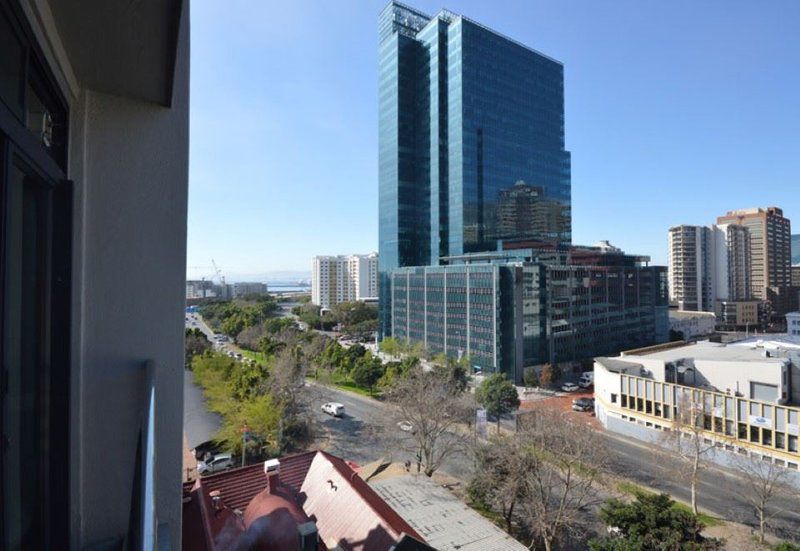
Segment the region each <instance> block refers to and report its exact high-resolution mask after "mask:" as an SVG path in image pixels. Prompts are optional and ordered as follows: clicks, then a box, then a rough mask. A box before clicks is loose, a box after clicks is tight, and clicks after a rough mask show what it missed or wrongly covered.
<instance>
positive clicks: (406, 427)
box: [397, 421, 414, 432]
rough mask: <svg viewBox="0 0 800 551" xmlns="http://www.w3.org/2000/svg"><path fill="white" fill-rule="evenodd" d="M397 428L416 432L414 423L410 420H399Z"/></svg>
mask: <svg viewBox="0 0 800 551" xmlns="http://www.w3.org/2000/svg"><path fill="white" fill-rule="evenodd" d="M397 428H398V429H400V430H401V431H403V432H414V425H412V424H411V423H410V422H409V421H400V422H398V423H397Z"/></svg>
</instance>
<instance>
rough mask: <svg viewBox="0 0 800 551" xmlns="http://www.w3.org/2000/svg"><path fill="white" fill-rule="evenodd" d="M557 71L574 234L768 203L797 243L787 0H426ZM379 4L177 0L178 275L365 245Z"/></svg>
mask: <svg viewBox="0 0 800 551" xmlns="http://www.w3.org/2000/svg"><path fill="white" fill-rule="evenodd" d="M409 3H410V4H411V5H412V6H414V7H416V8H419V9H421V10H423V11H426V12H428V13H435V12H436V11H438V10H439V8H441V7H447V8H448V9H450V10H451V11H454V12H456V13H461V14H464V15H465V16H467V17H469V18H471V19H474V20H476V21H478V22H481V23H483V24H485V25H487V26H489V27H491V28H493V29H495V30H497V31H498V32H500V33H502V34H505V35H507V36H510V37H512V38H514V39H517V40H519V41H521V42H523V43H525V44H527V45H529V46H531V47H533V48H535V49H537V50H539V51H541V52H543V53H545V54H547V55H549V56H551V57H554V58H556V59H558V60H560V61H561V62H563V63H564V67H565V90H566V142H567V148H568V149H569V150H570V151H571V152H572V201H573V240H574V242H576V243H581V244H584V243H585V244H591V243H594V242H596V241H597V240H599V239H608V240H610V241H611V242H612V243H614V244H615V245H617V246H620V247H622V248H623V249H625V250H626V251H629V252H632V253H637V254H649V255H651V256H652V257H653V260H654V261H655V262H657V263H662V264H663V263H666V248H667V246H666V241H667V237H666V231H667V229H668V228H669V226H671V225H675V224H679V223H688V224H709V223H713V222H714V220H715V219H716V216H718V215H720V214H723V213H724V212H725V211H727V210H731V209H736V208H745V207H750V206H768V205H777V206H780V207H782V208H783V209H784V213H785V215H786V216H788V217H789V218H794V219H795V225H794V233H800V32H798V29H800V2H797V1H796V0H786V1H782V2H779V1H770V2H751V1H735V0H714V1H711V0H706V1H703V2H697V1H695V0H670V1H669V2H656V1H644V0H629V1H623V0H620V1H610V0H609V1H602V0H546V1H541V0H519V1H516V0H513V1H508V2H503V1H500V0H495V1H492V2H487V1H485V0H484V1H477V0H470V1H457V0H454V1H452V2H449V3H448V4H446V5H442V4H441V0H436V1H429V0H419V1H416V2H409ZM384 5H385V2H383V1H379V2H377V1H351V2H348V1H338V2H330V1H322V0H319V1H317V2H306V1H302V0H291V1H288V0H287V1H282V2H266V1H263V2H262V1H254V0H248V1H245V0H229V1H227V2H215V1H213V0H202V1H200V2H193V3H192V83H191V102H192V104H191V159H190V191H189V244H188V267H189V269H188V272H189V275H190V276H192V277H195V276H204V275H210V274H211V270H210V268H209V266H210V264H211V259H212V258H213V259H215V260H216V262H217V263H218V264H219V265H220V267H221V268H222V269H223V271H225V272H226V273H228V274H229V278H231V279H233V278H235V277H237V276H238V277H246V276H247V275H256V274H263V273H265V272H269V271H276V270H299V271H308V270H309V267H310V263H311V257H312V256H313V255H315V254H342V253H353V252H368V251H371V250H377V246H378V242H377V28H376V27H377V18H378V14H379V12H380V10H381V9H382V7H383V6H384Z"/></svg>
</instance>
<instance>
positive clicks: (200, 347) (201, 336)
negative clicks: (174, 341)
mask: <svg viewBox="0 0 800 551" xmlns="http://www.w3.org/2000/svg"><path fill="white" fill-rule="evenodd" d="M183 345H184V346H183V349H184V353H185V360H184V366H185V367H186V368H190V367H191V366H192V358H194V357H195V356H198V355H203V354H205V353H206V352H208V351H209V350H211V343H210V342H209V340H208V337H206V334H205V333H203V332H202V331H200V330H199V329H197V328H195V329H187V330H186V336H185V337H184V341H183Z"/></svg>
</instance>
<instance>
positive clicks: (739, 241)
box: [669, 224, 751, 312]
mask: <svg viewBox="0 0 800 551" xmlns="http://www.w3.org/2000/svg"><path fill="white" fill-rule="evenodd" d="M750 287H751V284H750V238H749V233H748V229H747V228H746V227H744V226H738V225H734V224H725V225H719V226H710V227H706V226H689V225H681V226H675V227H672V228H670V229H669V296H670V301H671V302H672V303H673V304H676V305H677V306H678V309H679V310H685V311H704V312H713V311H714V309H715V303H716V301H718V300H725V301H745V300H749V298H750Z"/></svg>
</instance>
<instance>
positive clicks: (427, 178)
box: [379, 2, 571, 335]
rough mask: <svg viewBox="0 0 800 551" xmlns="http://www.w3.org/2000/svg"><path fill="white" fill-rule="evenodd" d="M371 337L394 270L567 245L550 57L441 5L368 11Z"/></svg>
mask: <svg viewBox="0 0 800 551" xmlns="http://www.w3.org/2000/svg"><path fill="white" fill-rule="evenodd" d="M379 44H380V45H379V188H380V193H379V208H380V223H379V243H380V245H379V252H380V280H381V282H382V285H381V332H382V333H383V334H384V335H387V334H389V333H390V331H391V321H390V309H391V295H390V285H389V278H390V273H391V271H392V270H393V269H395V268H398V267H401V266H420V265H423V266H424V265H438V264H439V263H440V258H442V257H447V256H456V255H462V254H466V253H474V252H481V251H493V250H496V249H497V246H498V241H500V240H509V239H537V240H542V241H550V242H566V243H569V242H570V241H571V213H570V154H569V152H568V151H566V150H565V147H564V70H563V66H562V65H561V63H559V62H558V61H555V60H553V59H551V58H549V57H547V56H545V55H543V54H541V53H539V52H536V51H534V50H532V49H530V48H528V47H527V46H524V45H522V44H520V43H518V42H515V41H513V40H511V39H509V38H506V37H504V36H501V35H500V34H498V33H496V32H494V31H492V30H490V29H488V28H486V27H484V26H483V25H480V24H478V23H476V22H474V21H471V20H469V19H467V18H465V17H463V16H460V15H457V14H454V13H452V12H450V11H448V10H442V11H440V12H439V13H438V14H437V15H436V16H433V17H431V16H430V15H427V14H424V13H422V12H419V11H417V10H414V9H412V8H410V7H407V6H404V5H403V4H400V3H398V2H391V3H389V5H387V6H386V8H385V9H384V10H383V12H382V13H381V15H380V18H379Z"/></svg>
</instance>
